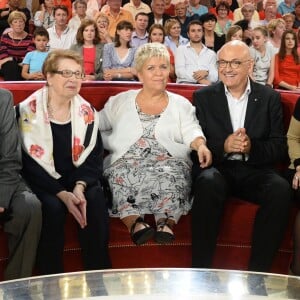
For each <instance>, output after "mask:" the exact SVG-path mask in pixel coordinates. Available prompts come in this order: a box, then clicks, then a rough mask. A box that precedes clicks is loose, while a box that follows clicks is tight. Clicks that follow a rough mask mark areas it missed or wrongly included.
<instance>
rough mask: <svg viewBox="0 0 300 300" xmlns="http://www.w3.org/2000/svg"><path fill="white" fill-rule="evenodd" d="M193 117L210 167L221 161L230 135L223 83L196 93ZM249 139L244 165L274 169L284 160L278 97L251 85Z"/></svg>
mask: <svg viewBox="0 0 300 300" xmlns="http://www.w3.org/2000/svg"><path fill="white" fill-rule="evenodd" d="M193 100H194V105H195V106H196V114H197V118H198V120H199V123H200V125H201V126H202V130H203V132H204V134H205V136H206V138H207V146H208V148H209V149H210V150H211V151H212V154H213V165H218V164H220V163H222V162H223V161H224V159H225V158H224V142H225V139H226V138H227V137H228V135H230V134H232V133H233V128H232V124H231V119H230V113H229V108H228V104H227V98H226V95H225V88H224V84H223V83H222V82H219V83H217V84H215V85H211V86H208V87H205V88H203V89H201V90H198V91H195V92H194V95H193ZM244 127H245V129H246V134H247V135H248V136H249V138H250V139H251V150H250V154H249V159H248V160H247V162H246V163H247V164H251V165H256V166H266V165H273V164H274V163H276V162H279V161H281V160H283V159H286V157H287V141H286V136H285V130H284V125H283V117H282V107H281V102H280V94H279V93H277V92H276V91H274V90H273V89H271V88H269V87H265V86H263V85H261V84H258V83H255V82H252V81H251V92H250V94H249V97H248V105H247V110H246V117H245V124H244Z"/></svg>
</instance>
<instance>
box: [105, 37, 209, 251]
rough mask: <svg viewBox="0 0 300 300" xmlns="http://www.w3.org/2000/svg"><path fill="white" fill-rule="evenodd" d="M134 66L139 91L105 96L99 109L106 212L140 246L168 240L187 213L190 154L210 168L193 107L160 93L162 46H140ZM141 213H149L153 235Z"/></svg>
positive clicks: (164, 76) (164, 75) (164, 72)
mask: <svg viewBox="0 0 300 300" xmlns="http://www.w3.org/2000/svg"><path fill="white" fill-rule="evenodd" d="M135 66H136V69H137V75H138V77H139V80H140V81H141V82H142V83H143V87H142V89H140V90H130V91H127V92H124V93H121V94H118V95H116V96H114V97H111V98H110V99H109V100H108V102H107V103H106V104H105V106H104V109H102V110H101V111H100V130H101V134H102V136H103V143H104V148H105V149H107V150H108V151H109V155H108V156H107V157H106V158H105V160H104V176H105V177H106V178H107V179H108V182H109V185H110V188H111V191H112V196H113V206H112V211H111V214H112V216H117V217H119V218H120V219H121V220H122V221H123V223H124V224H125V225H126V227H127V228H128V230H129V232H130V235H131V238H132V241H133V242H134V243H135V244H136V245H141V244H144V243H145V242H147V241H148V240H149V239H151V238H152V237H153V235H154V239H155V241H156V242H157V243H160V244H164V243H169V242H172V241H173V240H174V238H175V236H174V231H173V230H174V229H173V226H174V225H175V224H176V223H178V221H179V219H180V217H181V215H182V214H186V213H187V212H188V211H189V209H190V205H191V201H190V198H189V195H190V188H191V178H190V174H191V164H190V158H189V154H190V151H191V150H192V149H194V150H196V151H197V153H198V157H199V158H198V164H200V165H201V166H202V167H207V166H209V165H210V163H211V156H210V151H209V150H208V149H207V148H206V145H205V138H204V136H203V134H202V130H201V127H200V126H199V124H198V122H197V121H196V117H195V111H194V107H193V106H192V105H191V103H190V102H189V101H188V100H187V99H185V98H183V97H182V96H179V95H177V94H173V93H170V92H167V91H166V85H167V82H168V77H169V66H170V61H169V53H168V51H167V50H166V47H165V46H164V45H162V44H159V43H151V44H145V45H142V46H141V47H140V48H139V49H138V50H137V53H136V57H135ZM128 120H131V122H128ZM124 134H126V139H124ZM199 162H200V163H199ZM144 214H153V215H154V218H155V221H156V227H157V230H156V232H155V231H154V229H153V228H152V227H150V225H149V224H147V223H146V222H145V221H144V219H143V216H144Z"/></svg>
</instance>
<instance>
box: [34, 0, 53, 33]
mask: <svg viewBox="0 0 300 300" xmlns="http://www.w3.org/2000/svg"><path fill="white" fill-rule="evenodd" d="M53 8H54V0H43V2H42V3H41V6H40V10H38V11H37V12H36V13H35V15H34V21H33V22H34V26H36V27H44V28H45V29H48V28H49V27H51V26H53V24H54V15H53Z"/></svg>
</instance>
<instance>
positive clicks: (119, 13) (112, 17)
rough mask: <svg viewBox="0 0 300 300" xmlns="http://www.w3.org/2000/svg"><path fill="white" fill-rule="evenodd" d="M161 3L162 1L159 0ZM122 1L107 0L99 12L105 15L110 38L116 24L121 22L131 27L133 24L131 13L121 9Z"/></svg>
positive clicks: (113, 33)
mask: <svg viewBox="0 0 300 300" xmlns="http://www.w3.org/2000/svg"><path fill="white" fill-rule="evenodd" d="M161 1H162V0H161ZM121 5H122V0H107V6H106V7H103V8H102V9H101V12H103V13H104V14H106V15H107V17H108V20H109V24H108V33H109V35H110V36H111V37H113V38H114V37H115V33H116V28H117V24H118V23H119V22H121V21H128V22H130V23H131V24H132V25H133V24H134V19H133V17H132V15H131V13H130V12H129V11H127V10H125V9H123V8H122V7H121Z"/></svg>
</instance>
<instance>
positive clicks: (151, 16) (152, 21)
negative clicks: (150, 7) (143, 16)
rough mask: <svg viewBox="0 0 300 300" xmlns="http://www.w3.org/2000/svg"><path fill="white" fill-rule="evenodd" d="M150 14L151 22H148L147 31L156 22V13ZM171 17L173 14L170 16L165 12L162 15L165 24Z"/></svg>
mask: <svg viewBox="0 0 300 300" xmlns="http://www.w3.org/2000/svg"><path fill="white" fill-rule="evenodd" d="M148 16H149V22H148V27H147V31H148V32H149V29H150V27H151V25H153V24H154V14H153V12H151V13H149V14H148ZM170 18H171V16H169V15H167V14H163V16H162V19H163V26H164V25H165V23H166V21H167V20H168V19H170Z"/></svg>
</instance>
